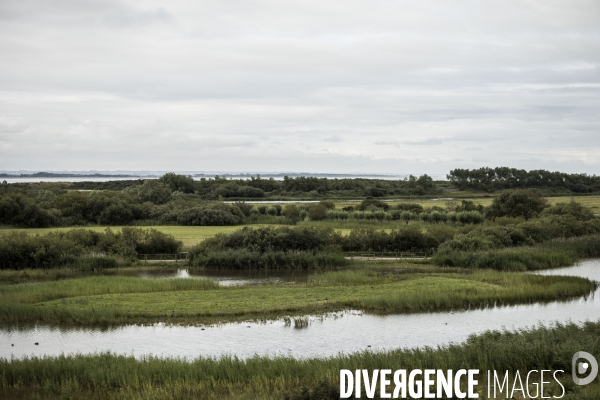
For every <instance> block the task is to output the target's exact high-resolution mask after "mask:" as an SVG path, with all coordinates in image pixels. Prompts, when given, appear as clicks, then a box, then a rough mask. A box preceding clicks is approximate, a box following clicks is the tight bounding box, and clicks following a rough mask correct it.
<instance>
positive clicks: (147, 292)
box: [0, 271, 595, 325]
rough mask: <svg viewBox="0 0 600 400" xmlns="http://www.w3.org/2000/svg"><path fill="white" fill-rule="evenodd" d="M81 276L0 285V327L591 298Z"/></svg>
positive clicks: (555, 289) (502, 285)
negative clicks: (224, 284)
mask: <svg viewBox="0 0 600 400" xmlns="http://www.w3.org/2000/svg"><path fill="white" fill-rule="evenodd" d="M137 282H138V283H136V281H135V278H121V277H110V279H109V278H84V279H67V280H63V281H54V282H43V283H35V284H27V285H13V286H0V300H1V301H0V321H1V322H18V321H23V322H25V321H43V322H52V323H77V324H88V325H91V324H125V323H134V322H139V323H149V322H159V321H168V322H172V323H212V322H218V321H223V322H225V321H234V320H243V319H251V318H267V317H278V316H285V315H290V314H302V313H304V314H309V313H322V312H327V311H334V310H341V309H345V308H357V309H363V310H366V311H373V312H402V311H419V310H433V309H441V308H451V307H463V306H466V305H471V306H482V305H491V304H494V303H505V304H506V303H526V302H531V301H543V300H553V299H564V298H572V297H574V296H582V295H587V294H588V293H590V291H591V290H593V289H594V288H595V284H593V283H592V282H590V281H589V280H587V279H583V278H574V277H553V276H537V275H520V274H519V275H517V274H510V273H502V272H494V271H481V272H477V273H446V274H443V273H438V274H411V273H408V274H396V275H379V274H374V273H372V272H368V271H357V272H349V271H338V272H331V273H329V274H322V275H318V276H317V277H314V278H312V279H311V280H309V282H308V283H306V284H294V285H277V286H273V285H259V286H245V287H217V286H216V284H214V283H213V282H212V281H204V280H191V279H190V280H162V281H144V280H138V281H137Z"/></svg>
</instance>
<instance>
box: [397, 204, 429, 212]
mask: <svg viewBox="0 0 600 400" xmlns="http://www.w3.org/2000/svg"><path fill="white" fill-rule="evenodd" d="M396 209H397V210H402V211H410V212H413V213H417V214H418V213H421V212H423V206H422V205H420V204H417V203H400V204H398V205H397V206H396Z"/></svg>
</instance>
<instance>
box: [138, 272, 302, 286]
mask: <svg viewBox="0 0 600 400" xmlns="http://www.w3.org/2000/svg"><path fill="white" fill-rule="evenodd" d="M313 273H314V272H313V271H307V270H239V271H236V270H218V269H217V270H195V269H190V270H188V269H178V270H177V271H173V270H165V271H160V270H158V271H156V270H154V271H144V272H137V273H135V274H132V275H134V276H137V277H140V278H146V279H173V278H187V279H193V278H208V279H212V280H214V281H217V282H218V283H219V285H221V286H242V285H258V284H273V285H277V284H281V283H296V282H298V283H303V282H306V280H307V278H308V276H309V275H310V274H313Z"/></svg>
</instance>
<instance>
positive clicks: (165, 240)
mask: <svg viewBox="0 0 600 400" xmlns="http://www.w3.org/2000/svg"><path fill="white" fill-rule="evenodd" d="M180 247H181V242H179V241H177V240H175V238H174V237H173V236H171V235H167V234H164V233H162V232H159V231H157V230H155V229H147V230H142V229H139V228H129V227H126V228H123V229H122V230H121V231H120V232H113V231H112V230H110V229H107V230H106V231H105V232H95V231H91V230H85V229H73V230H70V231H67V232H53V233H49V234H47V235H28V234H27V233H25V232H11V233H9V234H7V235H3V236H2V239H1V240H0V269H24V268H58V267H73V268H78V269H79V268H82V269H99V268H108V267H110V266H112V265H113V261H111V259H110V258H103V256H105V255H117V256H125V257H127V256H134V255H135V254H138V253H140V254H147V253H171V254H172V253H175V252H177V251H178V250H179V248H180ZM89 255H95V256H94V257H91V258H90V256H89ZM96 256H98V257H96Z"/></svg>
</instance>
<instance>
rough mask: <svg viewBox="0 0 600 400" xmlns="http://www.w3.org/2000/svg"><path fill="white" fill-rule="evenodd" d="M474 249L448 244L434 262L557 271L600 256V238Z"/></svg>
mask: <svg viewBox="0 0 600 400" xmlns="http://www.w3.org/2000/svg"><path fill="white" fill-rule="evenodd" d="M455 240H456V239H455ZM482 247H483V246H482ZM473 248H474V249H475V250H473V251H464V250H454V249H451V248H450V247H448V244H446V245H444V246H442V248H440V250H438V251H437V252H436V253H435V254H434V256H433V261H434V262H435V263H436V264H437V265H440V266H448V267H463V268H476V269H477V268H491V269H496V270H503V271H527V270H536V269H544V268H556V267H562V266H566V265H570V264H573V263H574V262H576V261H577V260H580V259H582V258H586V257H598V256H600V236H598V235H593V236H582V237H575V238H571V239H564V240H563V239H560V240H559V239H556V240H553V241H550V242H546V243H543V244H539V245H536V246H533V247H518V248H511V247H509V248H502V249H492V250H487V251H481V250H479V249H478V248H477V247H473Z"/></svg>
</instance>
